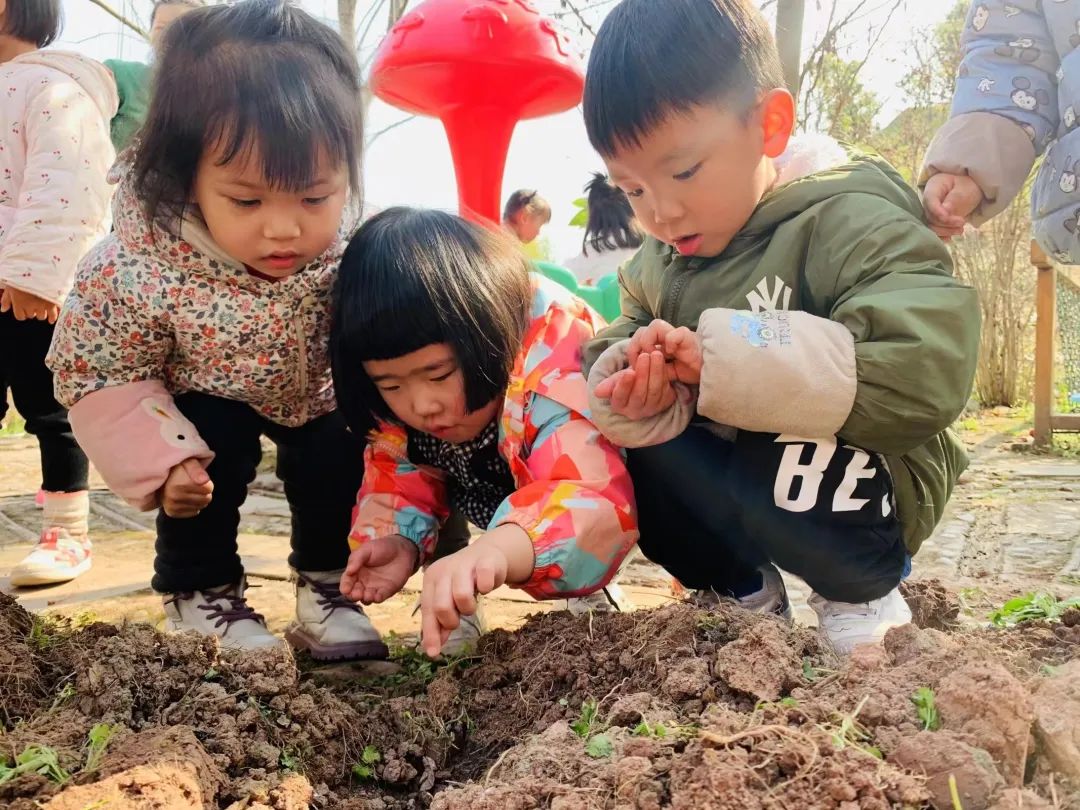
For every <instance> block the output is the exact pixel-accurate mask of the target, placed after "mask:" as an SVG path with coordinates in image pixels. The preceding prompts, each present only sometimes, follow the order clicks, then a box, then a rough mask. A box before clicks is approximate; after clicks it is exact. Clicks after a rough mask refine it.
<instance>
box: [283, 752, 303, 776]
mask: <svg viewBox="0 0 1080 810" xmlns="http://www.w3.org/2000/svg"><path fill="white" fill-rule="evenodd" d="M278 764H279V765H280V766H281V767H282V768H283V769H284V770H286V771H292V772H293V773H299V772H300V766H301V762H300V757H299V756H297V754H296V752H295V751H293V750H292V749H291V748H282V749H281V754H280V755H279V756H278Z"/></svg>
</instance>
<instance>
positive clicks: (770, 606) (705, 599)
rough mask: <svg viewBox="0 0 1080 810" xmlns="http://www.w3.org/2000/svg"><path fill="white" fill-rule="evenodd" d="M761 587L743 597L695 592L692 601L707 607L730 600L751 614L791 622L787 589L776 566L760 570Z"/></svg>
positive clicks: (768, 566)
mask: <svg viewBox="0 0 1080 810" xmlns="http://www.w3.org/2000/svg"><path fill="white" fill-rule="evenodd" d="M760 570H761V587H760V588H759V589H758V590H756V591H754V592H753V593H748V594H746V595H745V596H731V597H722V596H720V595H719V594H717V593H716V591H696V592H695V593H694V596H693V597H692V598H693V600H694V601H695V602H696V603H698V604H699V605H703V606H709V605H715V604H717V603H718V602H719V601H720V600H721V599H725V598H727V599H731V600H732V601H733V602H735V604H736V605H738V606H739V607H741V608H742V609H743V610H748V611H750V612H751V613H760V614H762V615H768V614H770V613H774V614H776V615H777V616H779V617H780V618H782V619H784V620H785V621H788V622H790V621H793V616H792V613H791V602H790V601H789V600H788V595H787V588H786V587H785V586H784V578H783V577H782V576H780V572H779V571H777V570H776V566H773V565H766V566H763V567H762V568H761V569H760Z"/></svg>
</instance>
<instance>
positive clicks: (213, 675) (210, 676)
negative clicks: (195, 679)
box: [202, 667, 221, 681]
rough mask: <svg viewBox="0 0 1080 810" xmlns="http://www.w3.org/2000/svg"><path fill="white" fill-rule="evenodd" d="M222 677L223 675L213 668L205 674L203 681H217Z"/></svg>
mask: <svg viewBox="0 0 1080 810" xmlns="http://www.w3.org/2000/svg"><path fill="white" fill-rule="evenodd" d="M220 677H221V673H220V672H218V671H217V670H216V669H214V668H213V667H210V669H208V670H206V672H204V673H203V676H202V679H203V680H204V681H216V680H217V679H218V678H220Z"/></svg>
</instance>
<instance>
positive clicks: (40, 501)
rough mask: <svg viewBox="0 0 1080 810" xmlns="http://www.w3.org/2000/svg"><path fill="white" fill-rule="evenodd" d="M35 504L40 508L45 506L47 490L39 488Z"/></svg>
mask: <svg viewBox="0 0 1080 810" xmlns="http://www.w3.org/2000/svg"><path fill="white" fill-rule="evenodd" d="M34 506H36V507H37V508H38V509H44V508H45V490H43V489H39V490H38V491H37V495H35V496H34Z"/></svg>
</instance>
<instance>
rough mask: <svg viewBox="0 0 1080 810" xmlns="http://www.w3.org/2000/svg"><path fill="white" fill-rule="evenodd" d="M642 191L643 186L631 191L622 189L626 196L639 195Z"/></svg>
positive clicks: (643, 191)
mask: <svg viewBox="0 0 1080 810" xmlns="http://www.w3.org/2000/svg"><path fill="white" fill-rule="evenodd" d="M644 193H645V189H643V188H635V189H634V190H633V191H623V194H625V195H626V196H627V197H640V196H641V195H642V194H644Z"/></svg>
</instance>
